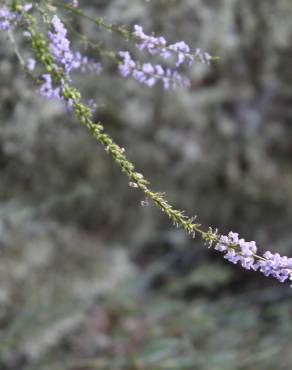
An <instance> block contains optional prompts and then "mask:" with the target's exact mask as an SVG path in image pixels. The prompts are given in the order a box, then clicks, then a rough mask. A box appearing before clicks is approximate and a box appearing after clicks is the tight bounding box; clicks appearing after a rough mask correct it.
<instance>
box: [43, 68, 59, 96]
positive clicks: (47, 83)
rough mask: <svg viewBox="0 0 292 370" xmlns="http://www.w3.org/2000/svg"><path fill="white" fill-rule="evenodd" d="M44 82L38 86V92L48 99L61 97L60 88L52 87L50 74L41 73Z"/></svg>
mask: <svg viewBox="0 0 292 370" xmlns="http://www.w3.org/2000/svg"><path fill="white" fill-rule="evenodd" d="M42 78H43V80H44V83H43V84H42V85H41V86H40V88H39V93H40V94H41V95H42V96H44V97H46V98H48V99H61V95H60V92H61V88H60V87H53V83H52V77H51V75H50V74H43V75H42Z"/></svg>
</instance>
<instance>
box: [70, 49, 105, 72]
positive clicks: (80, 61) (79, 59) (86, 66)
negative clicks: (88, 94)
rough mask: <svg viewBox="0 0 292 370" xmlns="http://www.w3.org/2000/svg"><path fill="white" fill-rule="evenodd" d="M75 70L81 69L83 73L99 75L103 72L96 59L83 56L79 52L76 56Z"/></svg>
mask: <svg viewBox="0 0 292 370" xmlns="http://www.w3.org/2000/svg"><path fill="white" fill-rule="evenodd" d="M73 68H74V69H80V71H81V72H83V73H85V72H89V73H95V74H99V73H100V72H101V71H102V67H101V64H100V63H97V62H96V61H95V60H94V59H91V58H88V57H87V56H85V55H82V54H81V53H80V52H79V51H77V53H75V55H74V64H73Z"/></svg>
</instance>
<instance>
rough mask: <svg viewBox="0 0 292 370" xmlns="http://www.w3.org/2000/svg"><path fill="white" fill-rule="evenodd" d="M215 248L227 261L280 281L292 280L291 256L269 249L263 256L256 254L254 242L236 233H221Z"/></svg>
mask: <svg viewBox="0 0 292 370" xmlns="http://www.w3.org/2000/svg"><path fill="white" fill-rule="evenodd" d="M215 249H216V250H217V251H220V252H224V253H225V255H224V258H225V259H227V260H228V261H229V262H232V263H234V264H236V263H237V262H240V264H241V266H242V267H244V268H245V269H247V270H250V269H252V270H255V271H257V270H259V271H260V272H262V273H263V274H264V275H265V276H271V277H274V278H276V279H277V280H278V281H280V282H284V281H286V280H287V279H290V280H292V258H288V257H286V256H283V257H282V256H280V254H279V253H275V254H273V253H271V252H269V251H267V252H265V253H264V254H263V257H260V256H257V254H256V253H257V246H256V243H255V242H254V241H251V242H246V241H245V240H244V239H239V236H238V234H237V233H234V232H232V231H231V232H230V233H229V234H228V236H226V235H221V236H220V238H219V242H218V243H217V244H216V245H215Z"/></svg>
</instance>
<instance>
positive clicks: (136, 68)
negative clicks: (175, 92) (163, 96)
mask: <svg viewBox="0 0 292 370" xmlns="http://www.w3.org/2000/svg"><path fill="white" fill-rule="evenodd" d="M119 56H120V57H121V58H122V59H123V61H122V62H121V63H120V65H119V70H120V74H121V75H122V76H123V77H127V76H130V75H131V76H133V77H134V78H135V80H137V81H138V82H140V83H142V84H145V85H147V86H149V87H152V86H154V85H155V84H156V83H157V82H158V81H161V82H162V83H163V86H164V88H165V89H169V88H170V87H172V88H176V87H178V86H188V85H189V81H188V79H186V78H185V77H183V76H181V75H180V74H179V73H178V72H177V71H176V70H171V69H169V68H167V69H164V68H163V67H162V66H161V65H159V64H157V65H152V64H151V63H144V64H142V65H140V64H138V63H136V62H135V61H134V60H133V59H132V57H131V55H130V53H129V52H127V51H121V52H119Z"/></svg>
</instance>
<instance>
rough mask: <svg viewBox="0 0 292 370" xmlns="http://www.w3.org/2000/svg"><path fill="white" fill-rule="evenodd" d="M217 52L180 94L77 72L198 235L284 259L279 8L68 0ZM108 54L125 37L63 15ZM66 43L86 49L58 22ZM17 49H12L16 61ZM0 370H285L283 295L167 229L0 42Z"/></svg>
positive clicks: (287, 149)
mask: <svg viewBox="0 0 292 370" xmlns="http://www.w3.org/2000/svg"><path fill="white" fill-rule="evenodd" d="M79 3H80V5H81V7H82V8H83V9H84V10H86V11H87V12H89V13H90V14H91V15H94V14H95V15H96V16H102V17H105V18H106V19H107V20H110V21H111V22H116V23H118V24H125V25H127V26H129V27H132V26H133V25H134V24H140V25H142V26H144V28H145V31H146V32H148V33H149V32H151V31H155V32H156V33H157V34H163V35H165V36H166V37H167V39H168V40H169V41H171V42H175V41H179V40H184V41H186V42H188V43H189V44H190V45H193V46H194V47H200V48H201V49H202V50H204V51H205V50H206V51H209V52H210V53H211V54H213V55H217V56H219V57H220V59H219V61H217V62H215V63H213V64H212V65H211V66H210V67H208V66H204V65H200V64H195V65H194V66H193V67H192V69H191V70H190V71H188V73H189V75H190V78H191V81H192V84H191V88H190V89H189V90H177V91H174V92H164V91H163V89H162V88H161V87H160V86H157V87H155V88H154V89H148V88H147V87H144V86H141V85H139V84H138V83H136V82H135V81H132V80H125V79H122V78H120V77H119V75H118V73H117V71H116V69H115V68H114V66H113V65H112V64H111V63H110V62H109V61H107V60H106V59H103V60H102V64H103V67H104V71H103V73H102V74H101V75H100V76H92V75H76V76H74V81H75V82H76V84H78V86H80V88H81V90H82V91H83V93H84V95H85V96H87V97H88V98H91V97H93V98H94V99H95V101H96V102H97V104H98V105H99V106H100V108H99V110H98V112H97V116H96V118H97V119H100V120H102V122H103V123H104V125H105V128H106V130H107V131H108V132H109V133H110V134H111V135H112V136H113V137H114V138H115V139H116V140H117V142H119V143H120V144H121V146H123V147H125V148H126V153H127V154H128V156H129V157H130V159H131V160H133V161H134V162H135V163H136V165H137V169H138V170H139V171H141V172H143V173H144V174H145V176H146V177H147V178H149V179H150V180H151V183H152V184H153V188H154V189H155V190H158V191H165V192H166V195H167V198H168V199H169V200H170V202H171V203H172V204H174V205H175V206H176V207H177V208H179V209H184V210H186V211H187V213H188V214H189V215H194V214H197V215H198V216H199V221H200V222H201V223H202V225H204V226H209V225H211V226H214V227H218V228H219V230H220V232H221V233H226V232H228V231H230V230H233V231H237V232H239V233H240V234H241V235H242V236H243V237H245V238H246V239H247V240H256V241H257V243H258V245H259V247H260V250H261V251H264V250H271V251H279V252H280V253H283V254H287V255H290V256H291V255H292V221H291V214H292V124H291V119H292V71H291V58H292V43H291V40H292V22H291V19H292V2H291V1H290V0H278V1H274V0H244V1H241V0H151V1H142V0H104V1H102V0H97V1H79ZM61 14H63V16H66V19H67V21H68V22H69V23H71V24H72V25H73V27H74V29H75V31H78V32H81V33H85V34H86V35H87V36H88V37H89V39H90V40H91V41H93V42H96V41H102V42H103V45H104V47H106V48H108V49H110V50H112V49H114V50H131V51H133V53H135V56H136V57H137V58H140V59H141V60H143V58H145V55H144V54H139V52H138V51H137V50H135V48H134V47H133V45H131V43H130V42H125V41H123V40H122V39H121V38H119V37H118V36H117V35H114V34H108V33H107V32H105V31H104V30H102V29H99V28H97V27H96V26H95V25H94V24H91V23H88V22H87V21H84V20H82V19H80V18H76V17H70V16H68V14H67V15H66V13H61ZM70 37H71V39H72V40H73V48H74V49H75V50H77V49H81V50H82V51H83V52H84V53H87V54H89V55H91V56H92V57H97V58H98V55H97V54H96V52H95V51H94V50H93V49H91V48H90V47H88V48H87V47H86V45H84V44H82V43H80V39H79V38H78V34H77V33H76V32H73V30H71V34H70ZM28 56H29V54H28V52H27V51H25V50H24V57H28ZM0 103H1V108H0V122H1V129H0V171H1V175H0V179H1V181H0V368H1V370H2V369H3V370H87V369H105V370H107V369H108V370H115V369H121V370H146V369H147V370H162V369H164V370H165V369H167V370H172V369H173V370H197V369H198V370H237V369H240V370H275V369H277V370H288V369H291V368H292V352H291V344H292V324H291V318H292V306H291V302H292V301H291V294H292V290H291V289H290V288H289V284H287V285H286V284H285V285H281V284H279V283H277V282H274V281H272V280H270V279H267V278H264V277H262V276H260V275H259V274H257V273H254V272H248V271H243V270H242V269H241V268H240V267H237V266H233V265H230V264H228V263H227V262H226V261H225V260H223V259H222V256H221V255H220V254H218V253H215V252H213V251H212V250H210V249H208V248H207V247H205V246H204V245H203V242H202V241H201V240H199V238H198V239H195V240H192V239H190V238H189V237H188V236H186V235H185V234H184V233H183V232H181V231H179V230H177V229H174V228H173V227H172V226H171V225H170V223H169V221H168V220H167V219H166V218H165V216H164V215H163V214H161V213H160V212H159V210H157V209H155V207H153V206H152V205H150V206H149V207H142V206H141V205H140V202H141V200H143V198H141V194H140V193H139V192H137V191H136V190H135V189H131V188H129V186H128V182H127V179H126V178H125V176H124V175H123V174H122V173H120V171H119V169H118V168H117V167H116V166H115V165H114V163H113V162H112V161H111V159H110V157H109V156H108V155H107V154H106V153H105V152H104V151H103V149H102V148H101V147H100V146H99V145H98V144H97V143H96V142H94V140H93V139H92V138H91V137H90V135H89V134H88V132H86V130H84V129H83V128H82V127H80V126H79V125H78V123H77V122H76V121H75V119H74V118H73V117H71V116H70V115H68V114H66V113H64V110H63V107H62V106H61V105H59V104H58V103H56V102H52V101H44V100H43V99H41V98H40V97H39V96H38V95H37V94H36V93H35V87H34V86H33V85H32V84H31V83H30V81H28V80H27V79H26V78H25V76H24V73H23V71H22V70H21V68H20V67H19V65H18V62H17V60H16V59H15V57H14V55H13V51H12V48H11V47H10V45H9V42H8V41H7V40H6V38H5V34H3V33H2V34H1V35H0Z"/></svg>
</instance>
